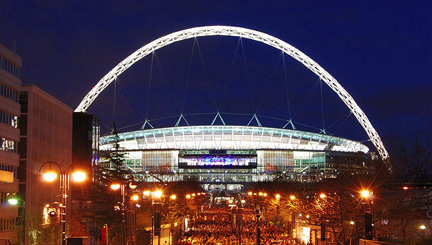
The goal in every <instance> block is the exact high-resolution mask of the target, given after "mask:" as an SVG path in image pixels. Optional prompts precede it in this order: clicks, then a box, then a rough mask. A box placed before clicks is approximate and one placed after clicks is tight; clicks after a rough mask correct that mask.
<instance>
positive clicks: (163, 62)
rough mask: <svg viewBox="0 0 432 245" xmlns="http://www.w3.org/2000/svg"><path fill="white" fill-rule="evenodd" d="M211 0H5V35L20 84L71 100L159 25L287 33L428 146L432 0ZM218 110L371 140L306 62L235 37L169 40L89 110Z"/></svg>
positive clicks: (133, 116)
mask: <svg viewBox="0 0 432 245" xmlns="http://www.w3.org/2000/svg"><path fill="white" fill-rule="evenodd" d="M210 2H211V1H19V0H15V1H9V0H0V20H1V23H0V42H1V43H2V44H4V45H6V46H7V47H9V48H10V49H13V47H14V40H15V46H16V53H17V54H18V55H19V56H21V57H22V59H23V68H22V70H21V79H22V80H23V83H24V84H34V85H36V86H38V87H40V88H42V89H43V90H45V91H46V92H48V93H50V94H52V95H53V96H54V97H56V98H58V99H59V100H60V101H62V102H64V103H65V104H67V105H68V106H70V107H71V108H73V109H75V108H76V107H77V106H78V104H79V103H80V101H81V100H82V99H83V97H84V96H85V95H86V94H87V93H88V92H89V91H90V89H91V88H92V87H93V86H94V85H96V83H97V82H98V81H99V80H100V79H101V78H102V77H103V76H104V75H105V74H106V73H108V72H109V71H110V70H111V69H112V68H113V67H114V66H115V65H117V64H118V63H119V62H120V61H122V60H123V59H124V58H126V57H127V56H129V55H130V54H131V53H133V52H134V51H136V50H137V49H139V48H140V47H142V46H144V45H145V44H147V43H149V42H151V41H153V40H155V39H157V38H159V37H162V36H164V35H167V34H170V33H172V32H175V31H179V30H183V29H187V28H192V27H198V26H207V25H228V26H238V27H244V28H249V29H253V30H257V31H261V32H264V33H267V34H269V35H272V36H275V37H277V38H279V39H282V40H284V41H285V42H287V43H289V44H291V45H292V46H294V47H296V48H297V49H299V50H300V51H302V52H303V53H305V54H306V55H308V56H309V57H310V58H312V59H313V60H315V61H316V62H317V63H318V64H320V65H321V66H322V67H323V68H324V69H326V70H327V71H328V72H329V73H330V74H331V75H332V76H333V77H335V78H336V79H337V80H338V81H339V83H340V84H341V85H342V86H343V87H344V88H345V89H346V90H347V91H348V93H350V94H351V96H352V97H353V98H354V100H355V101H356V102H357V104H358V105H359V106H360V107H361V108H362V109H363V111H364V112H365V113H366V115H367V116H368V117H369V120H370V121H371V123H372V125H374V127H375V128H376V130H377V131H378V133H379V134H380V136H381V138H382V139H383V141H384V142H385V143H386V142H389V141H390V140H391V139H390V138H391V136H392V135H396V136H397V137H398V138H399V139H401V140H402V141H404V142H406V144H407V145H411V144H412V143H413V142H414V141H415V140H416V139H417V140H419V141H420V143H421V144H422V145H424V146H426V147H428V148H429V149H430V148H432V147H431V146H432V140H431V139H432V126H431V125H432V119H431V115H432V109H431V108H432V106H431V105H432V99H431V98H432V76H431V74H432V72H431V71H432V69H431V68H432V62H431V60H432V1H427V0H418V1H214V2H212V3H210ZM203 3H206V4H203ZM191 57H192V58H191ZM114 95H116V96H114ZM114 98H115V100H114ZM114 105H115V106H114ZM217 111H220V112H221V113H222V114H223V115H222V116H223V118H224V119H225V121H226V123H227V124H241V125H246V124H247V123H248V122H249V120H250V118H251V115H252V114H254V113H256V114H257V115H258V118H259V119H260V121H261V123H262V124H263V126H271V127H282V126H284V125H285V123H286V120H287V119H289V118H292V119H293V121H294V122H296V126H297V128H298V129H301V130H306V131H311V132H319V129H320V128H325V129H326V131H327V132H328V133H329V134H334V135H336V136H341V137H346V138H350V139H354V140H358V141H361V142H364V143H365V144H367V145H368V146H371V144H370V142H367V139H368V137H367V135H366V133H364V131H363V129H362V127H361V126H360V124H359V123H358V122H357V121H356V119H355V118H354V116H353V115H351V116H348V115H349V110H348V108H347V107H346V106H345V105H344V104H343V103H342V101H341V100H340V99H339V98H338V97H337V96H336V94H335V93H334V92H333V91H331V89H329V87H328V86H327V85H326V84H325V83H322V82H320V81H319V79H317V77H316V76H315V75H314V74H313V73H312V72H311V71H309V70H308V69H306V68H305V67H304V66H302V65H301V64H300V63H299V62H297V61H296V60H294V59H293V58H292V57H290V56H288V55H284V56H283V55H281V53H280V51H278V50H276V49H274V48H271V47H269V46H266V45H264V44H261V43H258V42H255V41H251V40H246V39H241V40H240V39H239V38H236V37H200V38H197V39H195V40H194V39H189V40H185V41H182V42H179V43H175V44H172V45H169V46H167V47H165V48H162V49H160V50H158V51H156V53H155V55H154V56H153V58H152V57H151V56H147V57H145V58H144V59H142V60H141V61H139V62H137V63H136V64H135V65H134V66H132V67H131V68H130V69H129V70H127V71H126V72H125V73H124V74H122V75H121V76H120V77H119V79H118V82H117V84H116V86H114V84H111V85H110V86H109V87H108V88H107V89H106V90H105V91H104V92H103V93H102V94H101V95H100V96H99V97H98V98H97V99H96V101H95V102H94V103H93V104H92V106H90V108H89V110H88V112H89V113H93V114H95V115H96V116H98V117H100V118H101V120H102V123H103V124H102V125H103V126H102V132H103V133H107V132H109V128H110V127H111V125H112V123H111V121H113V120H115V121H116V123H117V127H118V128H121V129H122V130H123V131H124V130H136V129H139V127H140V126H141V124H142V122H143V121H144V120H145V119H146V118H148V119H150V120H152V121H151V123H152V124H153V125H154V126H155V127H163V126H173V125H174V124H175V122H176V121H177V119H178V117H172V116H176V115H179V114H180V113H184V114H185V115H186V119H187V120H188V122H189V123H191V124H194V125H202V124H206V125H208V124H210V123H211V121H212V120H213V117H214V115H215V114H211V115H200V116H193V115H191V114H202V113H215V112H217ZM224 113H225V114H224ZM231 113H237V114H239V113H240V114H243V116H238V115H237V116H234V115H231ZM323 115H324V116H323ZM166 117H169V118H166ZM270 117H271V118H277V119H270ZM161 118H166V119H161ZM158 119H161V120H158ZM282 119H283V120H282ZM217 124H220V123H217ZM128 125H134V126H131V127H126V126H128ZM181 125H184V122H182V123H181ZM251 125H256V123H255V122H252V124H251ZM373 150H374V149H373Z"/></svg>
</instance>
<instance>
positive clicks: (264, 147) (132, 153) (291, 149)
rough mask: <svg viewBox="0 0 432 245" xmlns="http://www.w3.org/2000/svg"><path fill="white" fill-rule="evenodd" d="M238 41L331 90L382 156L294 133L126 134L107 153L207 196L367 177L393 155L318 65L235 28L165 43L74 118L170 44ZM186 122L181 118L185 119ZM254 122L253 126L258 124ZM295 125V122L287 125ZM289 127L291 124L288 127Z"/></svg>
mask: <svg viewBox="0 0 432 245" xmlns="http://www.w3.org/2000/svg"><path fill="white" fill-rule="evenodd" d="M215 35H218V36H235V37H239V38H245V39H250V40H254V41H258V42H261V43H264V44H266V45H269V46H271V47H274V48H276V49H279V50H281V51H282V52H283V53H285V54H287V55H290V56H291V57H292V58H294V59H296V60H297V61H299V62H300V63H301V64H302V65H304V66H305V67H306V68H308V69H309V70H310V71H312V72H313V73H314V74H315V75H317V76H318V78H319V80H321V81H323V82H325V83H326V84H327V85H328V86H329V87H330V88H331V89H332V90H333V91H334V92H335V93H336V94H337V95H338V96H339V98H340V99H341V100H342V101H343V102H344V104H345V105H346V106H347V107H348V108H349V110H350V112H351V113H352V114H353V115H354V116H355V118H356V119H357V121H358V122H359V123H360V125H361V126H362V127H363V129H364V130H365V132H366V133H367V135H368V137H369V139H370V141H371V142H372V143H373V144H374V146H375V147H376V149H377V151H378V154H379V156H378V154H375V153H373V152H370V151H369V147H367V146H366V145H364V144H363V143H361V142H357V141H354V140H350V139H346V138H341V137H336V136H332V135H327V134H325V132H321V133H313V132H307V131H302V130H297V129H296V128H295V127H294V126H293V127H292V129H287V128H285V127H284V128H273V127H263V126H262V125H261V124H260V123H259V122H258V118H256V115H254V117H255V119H256V120H257V122H258V123H257V124H258V126H249V124H248V125H247V126H241V125H235V126H234V125H226V124H225V122H224V121H223V120H222V117H221V115H220V114H219V112H217V114H216V116H215V120H216V119H217V118H220V119H221V122H222V125H214V122H215V120H213V122H212V123H211V124H210V125H208V126H202V125H201V126H189V124H188V126H178V123H177V124H176V126H175V127H165V128H153V127H152V128H150V129H141V130H137V131H129V132H122V133H118V134H116V135H107V136H102V137H101V138H100V150H101V151H108V152H109V151H113V150H114V149H115V145H116V144H118V145H119V149H120V150H121V151H122V152H124V153H126V154H125V158H126V163H127V168H128V169H129V170H131V171H133V172H135V173H136V174H135V176H136V177H137V178H138V179H139V180H140V181H146V182H157V181H184V180H195V181H198V182H200V183H201V184H202V185H203V187H204V188H205V189H206V190H209V191H211V190H217V189H219V190H221V189H227V190H242V188H243V186H244V184H245V183H251V182H260V181H274V180H280V179H283V180H290V181H308V182H309V181H312V182H316V181H321V180H323V179H324V178H335V177H336V176H337V175H338V174H340V173H345V174H368V173H372V172H373V171H374V168H373V165H374V164H373V161H375V160H377V159H378V158H381V159H383V160H385V159H387V158H388V157H389V156H388V153H387V151H386V149H385V147H384V145H383V144H382V141H381V139H380V137H379V135H378V133H377V132H376V130H375V129H374V128H373V126H372V124H371V123H370V121H369V119H368V118H367V116H366V115H365V113H364V112H363V111H362V110H361V109H360V107H359V106H358V105H357V103H356V102H355V101H354V99H353V98H352V97H351V96H350V95H349V94H348V92H347V91H346V90H345V89H344V88H343V87H342V86H341V85H340V84H339V83H338V81H337V80H336V79H335V78H334V77H332V76H331V75H330V74H329V73H328V72H327V71H325V70H324V69H323V68H322V67H321V66H320V65H318V64H317V63H316V62H315V61H313V60H312V59H310V58H309V57H308V56H306V55H305V54H303V53H302V52H301V51H299V50H298V49H296V48H294V47H293V46H291V45H289V44H288V43H286V42H284V41H282V40H280V39H277V38H275V37H272V36H270V35H268V34H265V33H262V32H257V31H254V30H250V29H245V28H239V27H229V26H207V27H197V28H191V29H187V30H183V31H179V32H175V33H172V34H169V35H166V36H164V37H161V38H159V39H157V40H155V41H153V42H151V43H149V44H147V45H145V46H143V47H142V48H140V49H138V50H137V51H135V52H134V53H132V54H131V55H130V56H128V57H127V58H126V59H124V60H123V61H122V62H120V63H119V64H118V65H117V66H116V67H114V68H113V69H112V70H111V71H110V72H109V73H108V74H107V75H106V76H104V77H103V78H102V79H101V80H100V81H99V82H98V83H97V84H96V85H95V86H94V87H93V89H92V90H91V91H90V92H89V93H88V94H87V95H86V96H85V98H84V99H83V100H82V102H81V103H80V105H79V106H78V107H77V109H76V110H75V112H86V110H87V109H88V107H89V106H90V105H91V103H92V102H93V101H94V100H95V99H96V97H97V96H98V95H99V94H100V93H101V92H102V91H103V90H104V89H105V88H106V87H107V86H108V85H109V84H110V83H112V82H113V81H115V80H116V79H117V77H118V76H119V75H120V74H122V73H123V72H124V71H126V70H127V69H128V68H129V67H131V66H132V65H133V64H134V63H135V62H137V61H139V60H140V59H142V58H143V57H145V56H147V55H149V54H151V53H152V52H154V51H155V50H157V49H160V48H162V47H164V46H167V45H169V44H171V43H174V42H178V41H182V40H185V39H192V38H196V37H199V36H215ZM179 120H181V117H180V118H179ZM251 120H252V119H251ZM288 123H289V122H288ZM288 123H287V124H288Z"/></svg>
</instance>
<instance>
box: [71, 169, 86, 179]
mask: <svg viewBox="0 0 432 245" xmlns="http://www.w3.org/2000/svg"><path fill="white" fill-rule="evenodd" d="M86 176H87V175H86V173H84V172H83V171H76V172H74V173H73V174H72V179H73V180H74V181H76V182H83V181H84V180H85V179H86Z"/></svg>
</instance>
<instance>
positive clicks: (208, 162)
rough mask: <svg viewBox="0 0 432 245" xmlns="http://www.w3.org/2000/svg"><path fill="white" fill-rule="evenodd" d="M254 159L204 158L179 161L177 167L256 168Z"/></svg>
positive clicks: (230, 157)
mask: <svg viewBox="0 0 432 245" xmlns="http://www.w3.org/2000/svg"><path fill="white" fill-rule="evenodd" d="M256 163H257V159H256V157H232V156H205V157H187V158H180V159H179V166H187V167H213V166H214V167H218V166H220V167H225V166H240V167H241V166H256Z"/></svg>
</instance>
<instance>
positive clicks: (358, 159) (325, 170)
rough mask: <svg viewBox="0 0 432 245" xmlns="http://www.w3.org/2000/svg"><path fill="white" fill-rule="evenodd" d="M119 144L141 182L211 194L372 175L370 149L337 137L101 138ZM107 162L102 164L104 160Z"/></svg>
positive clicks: (237, 129) (206, 134)
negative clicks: (181, 184) (185, 183)
mask: <svg viewBox="0 0 432 245" xmlns="http://www.w3.org/2000/svg"><path fill="white" fill-rule="evenodd" d="M116 142H118V144H119V146H120V149H121V151H123V152H125V153H126V154H125V158H126V163H127V167H128V168H129V169H130V170H132V171H134V172H135V173H136V176H138V178H139V179H140V180H141V181H147V182H157V181H161V180H162V181H179V180H196V181H199V182H201V183H202V185H203V187H204V188H205V189H207V190H215V189H228V190H235V189H238V190H240V189H241V188H242V186H243V185H244V184H245V183H250V182H259V181H273V180H278V179H285V180H290V181H314V182H315V181H321V180H322V179H324V178H335V177H336V176H337V175H338V174H339V173H348V174H368V173H370V172H372V171H373V168H372V164H371V163H372V160H373V159H374V158H375V157H374V155H373V154H371V153H369V148H368V147H367V146H365V145H364V144H362V143H359V142H356V141H352V140H349V139H344V138H339V137H335V136H330V135H325V134H318V133H311V132H305V131H299V130H290V129H279V128H267V127H252V126H225V125H223V126H215V125H211V126H187V127H171V128H159V129H147V130H138V131H131V132H125V133H119V134H118V135H117V137H116V136H114V135H108V136H104V137H101V139H100V150H102V151H112V150H114V145H115V144H116ZM102 162H103V161H102Z"/></svg>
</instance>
